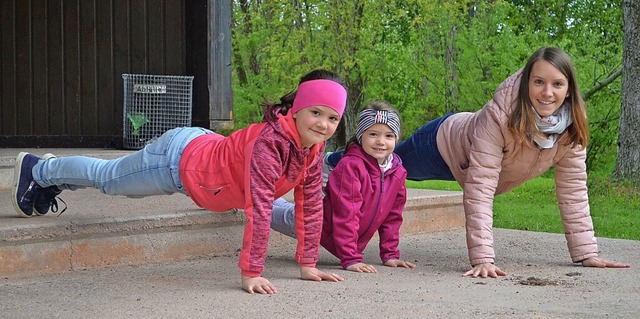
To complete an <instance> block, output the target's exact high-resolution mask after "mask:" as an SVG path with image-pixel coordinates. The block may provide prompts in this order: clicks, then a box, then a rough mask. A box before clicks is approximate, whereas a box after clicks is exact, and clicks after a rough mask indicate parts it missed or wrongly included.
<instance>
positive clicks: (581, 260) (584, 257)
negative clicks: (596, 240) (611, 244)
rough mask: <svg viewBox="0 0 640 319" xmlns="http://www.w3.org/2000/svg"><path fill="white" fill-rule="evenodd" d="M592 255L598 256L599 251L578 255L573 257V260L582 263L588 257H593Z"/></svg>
mask: <svg viewBox="0 0 640 319" xmlns="http://www.w3.org/2000/svg"><path fill="white" fill-rule="evenodd" d="M591 257H598V254H597V253H590V254H584V255H580V256H576V257H571V261H573V262H574V263H581V262H583V261H584V260H585V259H588V258H591Z"/></svg>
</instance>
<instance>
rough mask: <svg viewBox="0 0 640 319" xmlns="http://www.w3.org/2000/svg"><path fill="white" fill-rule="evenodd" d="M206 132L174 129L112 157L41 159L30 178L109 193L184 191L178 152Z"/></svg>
mask: <svg viewBox="0 0 640 319" xmlns="http://www.w3.org/2000/svg"><path fill="white" fill-rule="evenodd" d="M208 133H211V131H210V130H207V129H204V128H198V127H181V128H175V129H172V130H169V131H167V132H166V133H164V134H162V136H160V137H159V138H158V139H157V140H156V141H154V142H153V143H151V144H149V145H147V146H145V147H144V149H141V150H139V151H137V152H134V153H132V154H129V155H126V156H124V157H120V158H117V159H112V160H104V159H99V158H93V157H86V156H68V157H60V158H50V159H47V160H41V161H39V162H38V164H36V165H35V166H34V167H33V170H32V172H33V178H34V180H35V181H36V183H38V184H39V185H40V186H42V187H49V186H54V185H56V186H58V188H60V189H70V190H75V189H78V188H85V187H94V188H97V189H99V190H100V191H102V192H103V193H105V194H109V195H125V196H129V197H144V196H151V195H166V194H173V193H182V194H186V192H185V191H184V189H183V186H182V181H181V179H180V172H179V170H178V167H179V165H180V158H181V156H182V152H183V151H184V149H185V147H186V146H187V144H189V142H190V141H192V140H193V139H194V138H196V137H198V136H200V135H203V134H208Z"/></svg>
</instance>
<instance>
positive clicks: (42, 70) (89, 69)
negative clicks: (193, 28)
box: [0, 0, 206, 148]
mask: <svg viewBox="0 0 640 319" xmlns="http://www.w3.org/2000/svg"><path fill="white" fill-rule="evenodd" d="M194 3H195V2H194ZM185 6H186V4H185V3H184V1H181V0H1V1H0V147H116V148H117V147H120V146H121V143H122V141H121V138H122V100H123V88H122V87H123V83H122V74H123V73H140V74H170V75H189V74H186V73H187V66H186V58H185V56H186V52H185V51H186V50H185V47H186V45H187V42H188V41H187V39H186V32H185V11H186V10H185ZM205 19H206V16H205ZM197 80H198V79H195V80H194V82H195V81H197ZM204 80H205V81H206V79H204ZM200 94H202V92H200Z"/></svg>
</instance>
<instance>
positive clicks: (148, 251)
mask: <svg viewBox="0 0 640 319" xmlns="http://www.w3.org/2000/svg"><path fill="white" fill-rule="evenodd" d="M30 151H31V152H33V153H35V154H37V155H42V154H44V153H47V152H52V153H54V154H56V155H59V156H64V155H68V154H84V155H93V156H98V157H102V158H113V157H116V156H121V155H123V154H126V152H128V151H114V150H84V149H80V150H69V149H60V150H41V149H35V150H30ZM17 152H18V151H17V150H12V149H0V198H2V200H1V201H0V296H2V298H0V318H43V317H47V318H240V317H256V316H262V317H273V318H371V317H394V318H583V317H590V318H638V317H639V316H638V314H637V312H638V310H640V273H639V271H638V268H637V265H639V264H640V242H638V241H630V240H615V239H606V238H599V244H600V250H601V255H602V257H604V258H608V259H612V260H616V261H620V262H626V263H630V264H632V268H630V269H593V268H583V267H581V266H577V265H574V264H572V263H571V261H570V258H569V255H568V252H567V248H566V242H565V240H564V236H563V235H560V234H545V233H535V232H525V231H514V230H505V229H496V230H495V239H496V241H495V248H496V253H497V255H498V266H500V267H501V268H502V269H503V270H505V271H506V272H507V273H508V275H507V276H506V277H502V278H499V279H473V278H463V277H462V276H461V275H462V273H463V272H464V271H466V270H468V268H469V267H468V259H467V254H466V244H465V237H464V229H463V225H464V217H463V213H462V206H461V205H462V196H461V194H460V193H459V192H439V191H429V190H409V196H408V197H409V199H408V202H407V207H406V210H405V223H404V224H403V228H402V242H401V250H402V256H403V258H404V259H407V260H410V261H413V262H415V263H416V264H417V265H418V267H417V268H416V269H413V270H409V269H392V268H388V267H384V266H381V265H379V258H378V257H377V254H378V251H377V244H376V242H375V240H373V241H372V242H371V243H370V245H369V247H368V248H367V251H366V252H365V256H366V262H369V263H372V264H374V265H377V268H378V270H379V272H378V273H376V274H358V273H352V272H347V271H344V270H342V269H340V268H339V267H338V266H337V265H338V263H337V260H336V259H335V258H334V257H332V256H331V255H330V254H328V253H327V252H326V251H324V250H321V256H320V258H321V259H320V264H319V265H318V267H319V268H320V269H322V270H325V271H332V272H336V273H338V274H340V275H342V276H343V277H345V278H346V281H344V282H339V283H328V282H320V283H316V282H308V281H303V280H300V279H299V271H298V267H297V265H296V264H295V263H294V262H293V258H292V256H293V250H294V248H295V243H294V241H293V240H291V239H290V238H287V237H284V236H281V235H279V234H277V233H272V238H271V241H270V248H269V256H268V259H267V265H266V272H265V274H264V276H265V277H266V278H268V279H269V280H271V281H272V282H273V283H274V284H275V285H276V287H277V288H278V290H279V292H278V294H276V295H268V296H267V295H250V294H247V293H245V292H244V291H242V289H241V288H240V280H239V279H240V278H239V277H240V276H239V269H238V267H237V261H238V256H237V251H238V249H239V247H240V244H241V234H242V228H243V224H244V221H245V220H244V216H243V214H242V212H241V211H231V212H225V213H212V212H208V211H205V210H202V209H199V208H198V207H196V206H195V205H194V204H193V203H192V202H191V201H190V200H189V198H188V197H186V196H183V195H171V196H154V197H147V198H143V199H130V198H126V197H122V196H117V197H112V196H106V195H104V194H101V193H99V192H98V191H97V190H93V189H85V190H79V191H75V192H69V191H65V192H63V194H62V196H61V197H62V198H63V199H64V200H65V201H66V202H67V205H68V206H69V208H68V209H67V211H66V212H65V213H64V214H62V215H61V216H55V215H51V214H49V215H47V216H42V217H34V218H19V217H16V214H15V212H14V211H13V207H12V205H11V202H10V197H11V194H10V191H9V187H8V186H5V187H2V185H3V183H2V180H3V179H4V180H11V179H12V177H11V176H7V175H9V174H12V167H13V166H12V163H11V162H12V158H14V157H15V155H16V154H17ZM62 207H64V205H63V204H61V208H62ZM558 218H559V217H558Z"/></svg>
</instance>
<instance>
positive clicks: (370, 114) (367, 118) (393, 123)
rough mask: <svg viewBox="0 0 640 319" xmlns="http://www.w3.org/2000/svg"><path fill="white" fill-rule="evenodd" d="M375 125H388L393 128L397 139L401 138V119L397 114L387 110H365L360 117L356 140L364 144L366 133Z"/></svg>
mask: <svg viewBox="0 0 640 319" xmlns="http://www.w3.org/2000/svg"><path fill="white" fill-rule="evenodd" d="M374 124H386V125H387V126H389V128H391V130H392V131H393V133H394V134H395V135H396V138H400V117H398V114H397V113H396V112H391V111H386V110H373V109H364V110H362V112H360V114H359V115H358V127H356V139H357V140H358V143H361V142H362V135H363V134H364V131H366V130H368V129H369V128H370V127H372V126H373V125H374Z"/></svg>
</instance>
